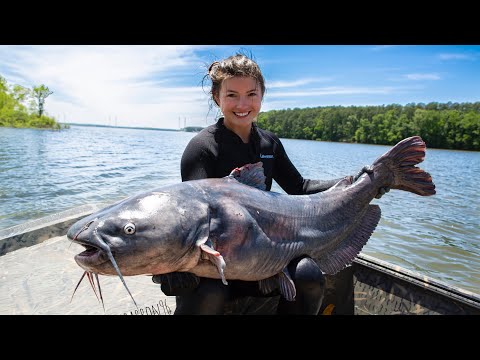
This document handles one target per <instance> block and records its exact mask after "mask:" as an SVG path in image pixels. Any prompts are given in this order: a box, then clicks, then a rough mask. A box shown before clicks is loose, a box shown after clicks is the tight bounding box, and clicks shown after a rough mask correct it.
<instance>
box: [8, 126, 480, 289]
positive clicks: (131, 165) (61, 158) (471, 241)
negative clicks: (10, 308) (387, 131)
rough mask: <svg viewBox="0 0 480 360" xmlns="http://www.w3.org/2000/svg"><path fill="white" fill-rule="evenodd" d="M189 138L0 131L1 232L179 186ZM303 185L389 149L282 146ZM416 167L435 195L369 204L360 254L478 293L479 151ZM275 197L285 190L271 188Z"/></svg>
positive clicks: (80, 130) (118, 131)
mask: <svg viewBox="0 0 480 360" xmlns="http://www.w3.org/2000/svg"><path fill="white" fill-rule="evenodd" d="M194 135H195V134H194V133H186V132H174V131H154V130H140V129H122V128H102V127H82V126H72V127H71V128H70V129H66V130H62V131H49V130H34V129H11V128H1V127H0V229H4V228H7V227H11V226H14V225H18V224H21V223H23V222H25V221H28V220H32V219H36V218H39V217H42V216H46V215H49V214H53V213H56V212H59V211H63V210H67V209H70V208H73V207H77V206H80V205H83V204H88V203H108V202H113V201H117V200H120V199H122V198H124V197H127V196H130V195H133V194H136V193H138V192H141V191H144V190H148V189H151V188H154V187H158V186H162V185H167V184H172V183H176V182H180V181H181V178H180V158H181V155H182V152H183V149H184V148H185V146H186V145H187V143H188V141H189V140H190V139H191V138H192V137H193V136H194ZM282 142H283V144H284V146H285V148H286V150H287V153H288V154H289V156H290V158H291V160H292V162H293V163H294V164H295V165H296V167H297V168H298V170H299V171H300V173H301V174H302V175H303V176H304V177H306V178H311V179H332V178H338V177H341V176H345V175H353V174H355V173H356V172H357V171H358V170H359V169H360V168H361V167H362V165H364V164H371V163H372V162H373V161H374V160H375V159H376V158H377V157H378V156H380V155H382V154H383V153H384V152H385V151H387V150H388V149H390V147H389V146H379V145H361V144H342V143H329V142H318V141H306V140H291V139H282ZM420 167H422V168H423V169H425V170H426V171H428V172H429V173H430V174H431V175H432V178H433V181H434V183H435V185H436V190H437V194H436V195H434V196H430V197H421V196H418V195H415V194H412V193H407V192H404V191H398V190H392V191H391V192H390V193H388V194H387V195H386V196H384V197H382V198H381V199H379V200H376V199H375V200H374V201H373V203H376V204H378V205H380V207H381V208H382V219H381V220H380V223H379V225H378V226H377V228H376V230H375V232H374V233H373V235H372V237H371V238H370V240H369V241H368V243H367V245H366V246H365V247H364V248H363V250H362V252H363V253H365V254H367V255H372V256H375V257H377V258H380V259H382V260H386V261H388V262H390V263H393V264H396V265H400V266H403V267H405V268H407V269H409V270H413V271H416V272H418V273H421V274H424V275H427V276H430V277H433V278H436V279H438V280H440V281H444V282H447V283H449V284H451V285H454V286H458V287H461V288H464V289H466V290H469V291H473V292H475V293H480V226H479V223H480V220H479V219H480V195H479V191H478V182H479V180H480V153H478V152H466V151H451V150H439V149H427V156H426V159H425V161H424V162H423V163H421V164H420ZM272 190H273V191H278V192H283V191H282V190H281V189H280V188H279V187H278V186H277V185H276V184H275V183H274V186H273V188H272Z"/></svg>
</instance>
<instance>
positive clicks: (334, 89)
mask: <svg viewBox="0 0 480 360" xmlns="http://www.w3.org/2000/svg"><path fill="white" fill-rule="evenodd" d="M392 91H394V88H392V87H372V88H369V87H344V86H331V87H324V88H318V89H310V90H300V91H283V92H271V93H269V95H268V96H269V97H271V98H279V97H282V98H283V97H309V96H325V95H353V94H389V93H391V92H392Z"/></svg>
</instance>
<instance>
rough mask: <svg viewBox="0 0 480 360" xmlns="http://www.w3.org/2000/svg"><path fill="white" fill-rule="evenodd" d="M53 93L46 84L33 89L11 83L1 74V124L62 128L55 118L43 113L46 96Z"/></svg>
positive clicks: (22, 126)
mask: <svg viewBox="0 0 480 360" xmlns="http://www.w3.org/2000/svg"><path fill="white" fill-rule="evenodd" d="M51 93H52V92H51V91H50V90H49V89H48V88H47V87H46V86H45V85H40V86H35V87H33V88H32V89H28V88H25V87H23V86H20V85H9V84H8V83H7V81H6V80H5V78H3V77H2V76H0V126H5V127H17V128H47V129H60V128H61V127H62V126H61V125H60V124H59V123H58V122H56V121H55V119H54V118H51V117H49V116H47V115H45V114H44V113H43V104H44V102H45V98H46V97H48V95H49V94H51Z"/></svg>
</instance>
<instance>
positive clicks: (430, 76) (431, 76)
mask: <svg viewBox="0 0 480 360" xmlns="http://www.w3.org/2000/svg"><path fill="white" fill-rule="evenodd" d="M404 77H405V78H407V79H408V80H440V79H441V78H440V76H439V75H438V74H406V75H404Z"/></svg>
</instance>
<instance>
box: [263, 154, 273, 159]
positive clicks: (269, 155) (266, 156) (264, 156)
mask: <svg viewBox="0 0 480 360" xmlns="http://www.w3.org/2000/svg"><path fill="white" fill-rule="evenodd" d="M260 159H273V154H260Z"/></svg>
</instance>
